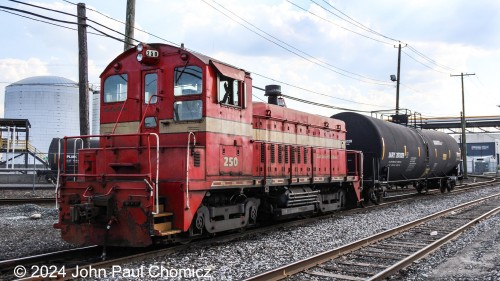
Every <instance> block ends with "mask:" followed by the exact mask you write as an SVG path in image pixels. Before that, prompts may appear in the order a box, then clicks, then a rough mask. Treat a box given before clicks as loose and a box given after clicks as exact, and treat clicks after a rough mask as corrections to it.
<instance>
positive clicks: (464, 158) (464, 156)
mask: <svg viewBox="0 0 500 281" xmlns="http://www.w3.org/2000/svg"><path fill="white" fill-rule="evenodd" d="M470 75H476V74H475V73H463V72H462V73H461V74H460V75H451V74H450V77H455V76H460V77H462V148H461V150H462V163H463V165H464V179H467V141H466V138H465V127H466V124H465V95H464V76H470Z"/></svg>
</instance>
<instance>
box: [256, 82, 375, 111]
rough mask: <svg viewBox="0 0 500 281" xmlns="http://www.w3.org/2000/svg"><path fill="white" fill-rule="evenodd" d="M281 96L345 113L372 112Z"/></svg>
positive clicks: (260, 88)
mask: <svg viewBox="0 0 500 281" xmlns="http://www.w3.org/2000/svg"><path fill="white" fill-rule="evenodd" d="M252 88H255V89H257V90H261V91H265V89H263V88H262V87H257V86H252ZM281 95H282V96H283V97H285V98H287V99H290V100H294V101H298V102H302V103H305V104H310V105H314V106H319V107H325V108H330V109H337V110H344V111H351V112H365V113H370V112H371V111H367V110H357V109H350V108H344V107H338V106H334V105H329V104H324V103H319V102H313V101H310V100H304V99H300V98H296V97H293V96H289V95H285V94H281ZM254 96H255V95H254ZM255 97H256V96H255ZM257 98H258V97H257ZM258 99H260V100H261V101H263V100H262V99H261V98H258ZM263 102H265V101H263Z"/></svg>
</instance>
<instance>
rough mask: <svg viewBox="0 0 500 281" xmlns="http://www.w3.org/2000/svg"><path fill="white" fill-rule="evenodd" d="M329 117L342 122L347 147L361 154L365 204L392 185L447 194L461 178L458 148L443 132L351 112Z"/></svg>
mask: <svg viewBox="0 0 500 281" xmlns="http://www.w3.org/2000/svg"><path fill="white" fill-rule="evenodd" d="M332 118H336V119H340V120H342V121H344V122H345V123H346V127H347V136H346V142H347V147H348V148H349V149H353V150H360V151H362V152H363V155H364V162H363V166H364V167H363V181H364V184H363V186H364V190H363V196H364V198H365V201H367V200H371V201H375V202H378V201H380V200H381V198H382V196H383V193H384V191H385V189H386V188H387V187H389V188H390V187H393V186H406V185H413V186H414V187H415V188H416V189H417V191H418V192H419V193H421V192H424V191H427V189H429V188H439V189H441V191H442V192H444V191H446V190H448V191H449V190H451V189H453V187H454V186H455V184H456V182H457V180H460V179H461V178H462V169H461V162H460V159H461V154H460V148H459V146H458V144H457V142H456V141H455V139H453V138H452V137H451V136H449V135H447V134H445V133H442V132H437V131H433V130H420V129H417V128H413V127H410V126H404V125H400V124H395V123H391V122H387V121H384V120H380V119H377V118H373V117H370V116H366V115H362V114H358V113H353V112H343V113H339V114H335V115H333V116H332Z"/></svg>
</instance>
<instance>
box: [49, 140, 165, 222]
mask: <svg viewBox="0 0 500 281" xmlns="http://www.w3.org/2000/svg"><path fill="white" fill-rule="evenodd" d="M126 136H147V137H148V152H149V156H150V157H149V159H151V154H150V153H151V142H150V137H151V136H154V137H155V138H156V173H155V180H154V181H153V173H152V169H151V167H152V165H151V160H150V161H149V173H148V174H116V176H119V177H138V176H146V177H147V178H145V179H144V181H145V182H146V184H147V185H148V186H149V187H150V189H151V193H150V194H151V197H152V203H153V204H155V205H156V206H155V207H156V208H155V211H153V212H152V213H153V214H158V213H159V211H160V206H159V191H158V185H159V175H160V137H159V135H158V134H157V133H130V134H112V135H84V136H69V137H64V138H63V139H60V141H62V140H64V157H63V159H64V162H63V164H64V165H63V168H62V170H63V171H64V173H62V174H61V165H60V163H59V161H60V159H61V142H60V141H59V142H58V158H57V159H58V166H57V182H56V208H57V197H58V196H57V192H58V190H59V183H60V178H61V177H63V176H64V177H83V176H84V177H100V176H102V175H97V174H95V175H94V174H77V173H75V174H67V173H65V172H66V170H67V169H66V168H67V167H66V161H65V160H66V159H67V151H66V148H67V145H66V144H67V141H68V140H69V139H74V140H75V142H76V140H78V139H80V140H82V143H83V139H84V138H110V137H113V138H114V137H126ZM75 144H76V143H75ZM75 147H76V145H75ZM103 150H104V151H106V147H104V149H103ZM75 153H76V152H75ZM104 156H105V155H104ZM105 161H106V160H105ZM148 179H149V181H151V183H152V184H153V185H154V186H152V185H151V184H150V183H149V181H148Z"/></svg>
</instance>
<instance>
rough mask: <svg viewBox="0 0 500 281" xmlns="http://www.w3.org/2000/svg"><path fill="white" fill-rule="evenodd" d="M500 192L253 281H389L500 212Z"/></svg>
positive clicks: (256, 277) (305, 260)
mask: <svg viewBox="0 0 500 281" xmlns="http://www.w3.org/2000/svg"><path fill="white" fill-rule="evenodd" d="M499 197H500V193H498V194H495V195H491V196H488V197H485V198H481V199H478V200H474V201H471V202H468V203H464V204H461V205H459V206H456V207H453V208H450V209H447V210H444V211H441V212H437V213H435V214H433V215H429V216H427V217H424V218H422V219H418V220H415V221H413V222H410V223H407V224H405V225H402V226H399V227H396V228H393V229H390V230H387V231H384V232H382V233H378V234H375V235H373V236H370V237H368V238H364V239H360V240H358V241H355V242H353V243H351V244H348V245H345V246H342V247H339V248H336V249H332V250H330V251H326V252H323V253H320V254H318V255H315V256H312V257H310V258H307V259H304V260H301V261H297V262H294V263H292V264H289V265H285V266H282V267H279V268H277V269H274V270H271V271H268V272H264V273H261V274H259V275H256V276H253V277H251V278H248V279H247V280H280V279H283V278H286V277H290V276H293V277H292V278H291V279H292V280H293V279H295V278H294V277H295V276H296V277H297V280H303V279H310V278H312V277H326V278H330V279H334V280H337V279H338V280H383V279H384V278H387V277H389V276H391V275H394V274H396V273H397V272H398V271H399V270H401V269H403V268H405V267H407V266H408V265H410V264H411V263H413V262H414V261H417V260H418V259H420V258H422V257H424V256H425V255H427V254H429V253H431V252H432V251H434V250H436V249H438V248H439V247H440V246H442V245H443V244H445V243H447V242H448V241H450V240H451V239H453V238H455V237H457V236H458V235H460V234H461V233H462V232H463V231H465V230H466V229H468V228H469V227H470V226H472V225H474V224H476V223H477V222H479V221H480V220H483V219H485V218H488V217H490V216H492V215H494V214H497V213H499V212H500V202H499V200H498V198H499Z"/></svg>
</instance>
